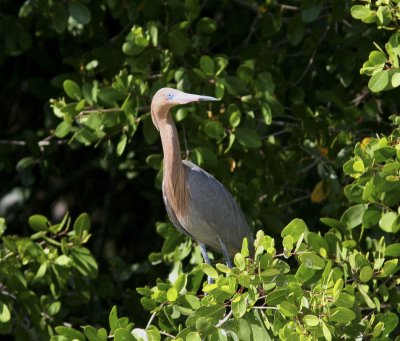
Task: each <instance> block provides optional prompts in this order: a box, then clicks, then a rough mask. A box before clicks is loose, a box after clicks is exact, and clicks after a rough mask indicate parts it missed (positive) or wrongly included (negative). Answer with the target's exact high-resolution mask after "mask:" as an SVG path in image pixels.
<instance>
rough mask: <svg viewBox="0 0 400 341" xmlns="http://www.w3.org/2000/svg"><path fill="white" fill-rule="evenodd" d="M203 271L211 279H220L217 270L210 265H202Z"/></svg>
mask: <svg viewBox="0 0 400 341" xmlns="http://www.w3.org/2000/svg"><path fill="white" fill-rule="evenodd" d="M201 270H202V271H203V272H204V273H205V274H206V275H207V276H210V277H211V278H214V279H215V278H218V272H217V270H215V269H214V268H213V267H212V266H211V265H210V264H207V263H202V264H201Z"/></svg>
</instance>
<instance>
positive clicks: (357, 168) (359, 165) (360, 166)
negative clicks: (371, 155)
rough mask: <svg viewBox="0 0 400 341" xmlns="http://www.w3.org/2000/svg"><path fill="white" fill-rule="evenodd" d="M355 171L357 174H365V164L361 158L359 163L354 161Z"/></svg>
mask: <svg viewBox="0 0 400 341" xmlns="http://www.w3.org/2000/svg"><path fill="white" fill-rule="evenodd" d="M353 169H354V171H355V172H363V171H364V169H365V167H364V162H363V160H362V159H361V158H359V159H358V160H357V161H354V163H353Z"/></svg>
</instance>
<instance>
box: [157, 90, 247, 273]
mask: <svg viewBox="0 0 400 341" xmlns="http://www.w3.org/2000/svg"><path fill="white" fill-rule="evenodd" d="M199 101H217V99H216V98H214V97H209V96H201V95H193V94H187V93H184V92H182V91H179V90H176V89H171V88H162V89H160V90H158V91H157V92H156V94H155V95H154V97H153V100H152V102H151V117H152V119H153V123H154V125H155V126H156V127H157V129H158V130H159V131H160V135H161V142H162V147H163V151H164V163H163V164H164V176H163V182H162V192H163V198H164V203H165V207H166V209H167V212H168V216H169V218H170V219H171V221H172V223H173V224H174V225H175V227H176V228H177V229H178V230H179V231H181V232H182V233H184V234H186V235H187V236H189V237H191V238H193V239H195V240H196V241H197V242H198V243H199V246H200V249H201V253H202V255H203V258H204V260H205V262H206V263H210V260H209V258H208V255H207V251H206V248H205V245H208V246H209V247H210V248H211V249H213V250H215V251H217V252H220V253H222V254H223V256H224V257H225V259H226V262H227V264H228V265H229V266H231V263H230V258H229V256H232V255H234V254H235V253H236V252H240V250H241V247H242V241H243V238H244V237H247V239H248V241H249V247H250V248H252V241H253V238H252V236H251V233H250V229H249V226H248V225H247V223H246V220H245V218H244V216H243V213H242V211H241V210H240V208H239V206H238V205H237V203H236V202H235V200H234V199H233V197H232V195H231V194H230V193H229V192H228V190H227V189H226V188H225V187H224V186H223V185H222V184H221V183H220V182H219V181H217V180H216V179H215V178H214V177H213V176H211V175H210V174H208V173H207V172H206V171H204V170H203V169H201V168H200V167H198V166H196V165H195V164H193V163H192V162H190V161H187V160H182V158H181V149H180V146H179V140H178V132H177V130H176V127H175V124H174V121H173V120H172V117H171V114H170V112H169V110H170V109H171V107H173V106H175V105H180V104H186V103H190V102H199Z"/></svg>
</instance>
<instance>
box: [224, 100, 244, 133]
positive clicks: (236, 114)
mask: <svg viewBox="0 0 400 341" xmlns="http://www.w3.org/2000/svg"><path fill="white" fill-rule="evenodd" d="M226 113H227V115H228V116H229V123H230V125H231V126H232V127H233V128H236V127H237V126H238V125H239V124H240V118H241V116H242V113H241V112H240V110H239V108H238V107H237V106H236V105H235V104H229V106H228V109H227V110H226Z"/></svg>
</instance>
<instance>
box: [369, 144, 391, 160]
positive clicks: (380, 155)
mask: <svg viewBox="0 0 400 341" xmlns="http://www.w3.org/2000/svg"><path fill="white" fill-rule="evenodd" d="M394 155H396V149H395V148H392V147H386V146H384V147H381V148H378V149H376V150H374V159H375V162H384V161H386V160H387V159H389V158H391V157H392V156H394Z"/></svg>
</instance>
